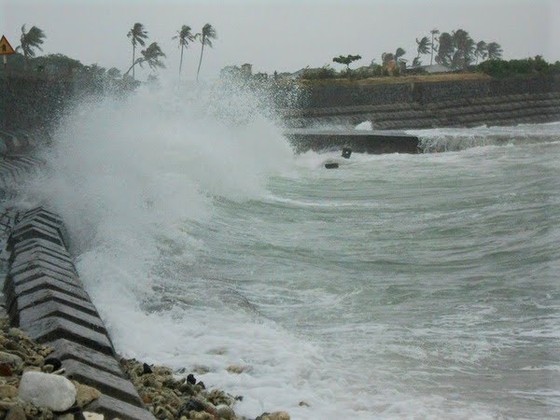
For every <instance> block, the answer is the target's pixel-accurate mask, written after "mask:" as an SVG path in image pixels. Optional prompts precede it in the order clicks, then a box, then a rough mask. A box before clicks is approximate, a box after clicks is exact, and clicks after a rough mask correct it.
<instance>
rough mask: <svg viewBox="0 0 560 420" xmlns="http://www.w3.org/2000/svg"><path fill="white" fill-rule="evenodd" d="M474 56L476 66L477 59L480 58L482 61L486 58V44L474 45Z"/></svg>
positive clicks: (482, 42) (480, 42)
mask: <svg viewBox="0 0 560 420" xmlns="http://www.w3.org/2000/svg"><path fill="white" fill-rule="evenodd" d="M474 56H475V57H476V64H478V59H479V58H482V59H483V60H484V59H485V58H486V57H487V56H488V45H487V44H486V42H484V41H479V42H477V43H476V47H475V49H474Z"/></svg>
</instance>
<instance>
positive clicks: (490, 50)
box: [486, 42, 503, 60]
mask: <svg viewBox="0 0 560 420" xmlns="http://www.w3.org/2000/svg"><path fill="white" fill-rule="evenodd" d="M486 52H487V54H488V59H489V60H499V59H500V58H502V53H503V50H502V46H501V45H500V44H498V43H497V42H490V43H489V44H488V45H487V46H486Z"/></svg>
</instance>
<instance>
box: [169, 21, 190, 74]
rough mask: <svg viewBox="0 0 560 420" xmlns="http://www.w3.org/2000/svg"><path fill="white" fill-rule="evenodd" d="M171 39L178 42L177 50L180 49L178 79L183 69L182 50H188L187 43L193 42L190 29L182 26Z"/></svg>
mask: <svg viewBox="0 0 560 420" xmlns="http://www.w3.org/2000/svg"><path fill="white" fill-rule="evenodd" d="M172 39H178V40H179V48H181V61H180V62H179V77H180V76H181V69H182V67H183V50H184V49H185V48H188V45H189V42H192V41H194V35H193V34H192V32H191V27H190V26H187V25H183V26H182V27H181V30H180V31H177V35H175V36H174V37H173V38H172Z"/></svg>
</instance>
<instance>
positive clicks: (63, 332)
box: [25, 317, 115, 356]
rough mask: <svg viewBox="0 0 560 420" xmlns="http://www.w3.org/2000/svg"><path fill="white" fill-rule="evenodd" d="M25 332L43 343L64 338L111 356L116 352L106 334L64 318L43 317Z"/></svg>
mask: <svg viewBox="0 0 560 420" xmlns="http://www.w3.org/2000/svg"><path fill="white" fill-rule="evenodd" d="M25 332H26V333H27V334H28V335H29V337H31V338H32V339H33V340H36V341H37V342H39V343H41V344H50V343H51V342H53V341H55V340H58V339H61V338H64V339H66V340H70V341H74V342H76V343H80V344H82V345H83V346H86V347H89V348H91V349H93V350H96V351H99V352H101V353H104V354H106V355H109V356H114V354H115V352H114V350H113V345H112V343H111V341H110V340H109V338H108V337H107V336H106V335H105V334H101V333H98V332H96V331H93V330H91V329H89V328H86V327H83V326H81V325H78V324H76V323H74V322H72V321H68V320H67V319H63V318H58V317H47V318H42V319H40V320H38V321H36V322H35V323H33V324H32V325H30V326H29V327H27V328H26V329H25Z"/></svg>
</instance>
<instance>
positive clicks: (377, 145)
mask: <svg viewBox="0 0 560 420" xmlns="http://www.w3.org/2000/svg"><path fill="white" fill-rule="evenodd" d="M284 135H285V136H286V137H287V138H288V139H289V140H290V142H291V143H292V145H293V146H294V149H295V151H296V153H305V152H307V151H309V150H313V151H323V150H340V149H342V148H343V147H350V148H351V149H352V151H353V152H356V153H370V154H382V153H419V152H420V149H419V140H418V137H416V136H412V135H409V134H406V133H404V132H399V131H380V130H379V131H359V130H345V131H344V130H340V131H339V130H336V131H335V130H331V131H322V130H310V129H288V130H286V131H284Z"/></svg>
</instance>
